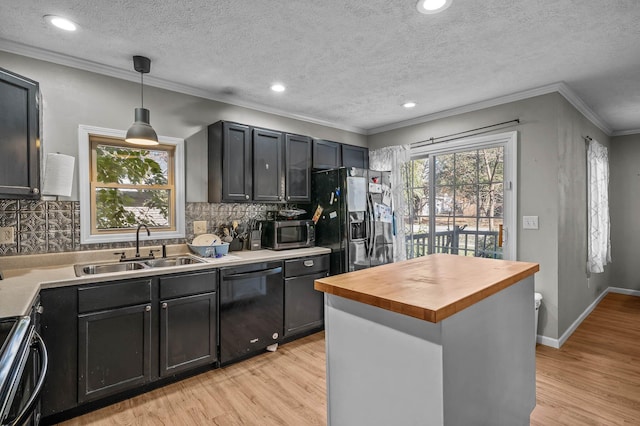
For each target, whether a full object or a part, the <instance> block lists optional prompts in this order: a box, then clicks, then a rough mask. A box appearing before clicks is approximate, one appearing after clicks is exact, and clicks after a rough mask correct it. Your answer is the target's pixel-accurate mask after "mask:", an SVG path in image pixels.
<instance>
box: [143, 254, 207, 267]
mask: <svg viewBox="0 0 640 426" xmlns="http://www.w3.org/2000/svg"><path fill="white" fill-rule="evenodd" d="M144 263H145V265H147V266H149V267H150V268H164V267H167V266H180V265H192V264H194V263H204V260H201V259H197V258H195V257H191V256H177V257H164V258H158V259H151V260H147V261H145V262H144Z"/></svg>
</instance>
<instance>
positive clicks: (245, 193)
mask: <svg viewBox="0 0 640 426" xmlns="http://www.w3.org/2000/svg"><path fill="white" fill-rule="evenodd" d="M208 149H209V153H208V157H209V202H210V203H219V202H225V201H228V202H238V201H249V200H250V199H251V194H252V173H251V170H252V151H251V128H250V127H249V126H245V125H242V124H237V123H230V122H223V121H218V122H217V123H214V124H212V125H210V126H209V134H208Z"/></svg>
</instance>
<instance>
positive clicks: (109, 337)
mask: <svg viewBox="0 0 640 426" xmlns="http://www.w3.org/2000/svg"><path fill="white" fill-rule="evenodd" d="M150 380H151V280H139V281H127V282H120V283H112V284H110V285H104V284H99V285H95V286H88V287H81V288H79V289H78V402H79V403H83V402H87V401H91V400H95V399H98V398H101V397H105V396H108V395H113V394H115V393H118V392H121V391H123V390H126V389H131V388H133V387H137V386H140V385H142V384H144V383H147V382H149V381H150Z"/></svg>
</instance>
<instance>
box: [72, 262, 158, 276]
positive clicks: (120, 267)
mask: <svg viewBox="0 0 640 426" xmlns="http://www.w3.org/2000/svg"><path fill="white" fill-rule="evenodd" d="M147 268H148V266H147V265H145V264H143V263H140V262H118V263H102V264H96V265H74V267H73V269H75V271H76V276H77V277H81V276H83V275H95V274H108V273H112V272H124V271H137V270H139V269H147Z"/></svg>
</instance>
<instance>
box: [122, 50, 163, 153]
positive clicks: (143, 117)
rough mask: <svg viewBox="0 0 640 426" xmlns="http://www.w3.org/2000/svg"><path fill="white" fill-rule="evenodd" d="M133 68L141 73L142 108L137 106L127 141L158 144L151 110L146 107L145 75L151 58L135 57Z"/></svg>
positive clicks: (148, 69)
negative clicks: (152, 123)
mask: <svg viewBox="0 0 640 426" xmlns="http://www.w3.org/2000/svg"><path fill="white" fill-rule="evenodd" d="M133 68H134V69H135V70H136V71H138V72H139V73H140V99H141V102H140V104H141V105H140V108H136V111H135V122H134V123H133V124H132V125H131V127H129V130H127V136H126V137H125V139H124V140H125V141H127V142H128V143H131V144H134V145H158V135H157V134H156V131H155V130H153V127H151V124H149V110H148V109H146V108H145V107H144V81H143V76H144V75H145V74H148V73H149V71H150V70H151V60H150V59H149V58H146V57H144V56H134V57H133Z"/></svg>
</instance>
